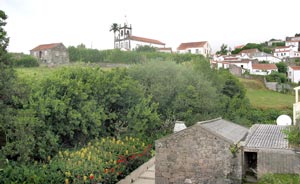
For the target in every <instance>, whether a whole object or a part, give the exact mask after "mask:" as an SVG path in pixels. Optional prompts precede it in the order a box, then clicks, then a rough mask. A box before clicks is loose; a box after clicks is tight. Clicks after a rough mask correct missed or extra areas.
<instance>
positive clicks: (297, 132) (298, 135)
mask: <svg viewBox="0 0 300 184" xmlns="http://www.w3.org/2000/svg"><path fill="white" fill-rule="evenodd" d="M283 133H284V134H285V135H286V136H287V140H288V141H289V143H290V144H291V145H295V146H300V126H299V125H296V126H290V127H289V128H287V129H285V130H284V131H283Z"/></svg>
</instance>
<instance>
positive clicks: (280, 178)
mask: <svg viewBox="0 0 300 184" xmlns="http://www.w3.org/2000/svg"><path fill="white" fill-rule="evenodd" d="M278 183H286V184H287V183H290V184H292V183H295V184H296V183H300V175H297V174H265V175H263V176H262V177H261V178H260V179H259V181H258V184H278Z"/></svg>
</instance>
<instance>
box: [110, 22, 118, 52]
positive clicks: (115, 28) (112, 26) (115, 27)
mask: <svg viewBox="0 0 300 184" xmlns="http://www.w3.org/2000/svg"><path fill="white" fill-rule="evenodd" d="M118 30H119V26H118V24H117V23H113V24H112V25H111V26H110V29H109V31H113V32H114V48H116V45H115V42H116V32H117V31H118Z"/></svg>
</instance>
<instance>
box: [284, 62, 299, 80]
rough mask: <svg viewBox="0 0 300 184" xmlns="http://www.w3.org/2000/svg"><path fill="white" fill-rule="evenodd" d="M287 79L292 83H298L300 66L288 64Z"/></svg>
mask: <svg viewBox="0 0 300 184" xmlns="http://www.w3.org/2000/svg"><path fill="white" fill-rule="evenodd" d="M287 73H288V76H287V77H288V80H289V81H291V82H293V83H299V82H300V66H289V67H288V70H287Z"/></svg>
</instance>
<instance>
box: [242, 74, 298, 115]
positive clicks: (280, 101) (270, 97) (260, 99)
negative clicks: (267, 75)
mask: <svg viewBox="0 0 300 184" xmlns="http://www.w3.org/2000/svg"><path fill="white" fill-rule="evenodd" d="M239 80H240V81H241V82H242V84H243V85H244V86H245V88H246V89H247V93H246V95H247V97H248V98H249V100H250V103H251V104H252V105H253V106H255V107H257V108H262V109H269V108H271V109H280V110H284V109H291V108H292V104H293V103H294V96H293V95H290V94H282V93H278V92H275V91H271V90H268V89H266V88H265V86H264V84H263V83H262V82H261V81H259V80H251V79H239Z"/></svg>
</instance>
